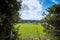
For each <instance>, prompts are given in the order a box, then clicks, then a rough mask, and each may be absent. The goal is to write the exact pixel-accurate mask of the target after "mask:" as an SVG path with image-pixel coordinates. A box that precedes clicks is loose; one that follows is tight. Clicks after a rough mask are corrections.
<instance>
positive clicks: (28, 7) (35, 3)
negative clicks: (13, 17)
mask: <svg viewBox="0 0 60 40" xmlns="http://www.w3.org/2000/svg"><path fill="white" fill-rule="evenodd" d="M21 8H22V9H21V11H20V13H21V14H22V15H21V18H22V19H27V20H40V19H42V17H43V16H42V15H41V13H42V12H41V11H42V4H40V3H39V0H23V2H22V7H21Z"/></svg>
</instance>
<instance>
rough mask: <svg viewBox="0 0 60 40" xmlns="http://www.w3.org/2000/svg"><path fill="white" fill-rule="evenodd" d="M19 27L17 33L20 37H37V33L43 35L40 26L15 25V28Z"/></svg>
mask: <svg viewBox="0 0 60 40" xmlns="http://www.w3.org/2000/svg"><path fill="white" fill-rule="evenodd" d="M18 25H20V28H19V33H21V34H22V35H37V34H38V33H37V31H38V32H39V34H41V35H44V34H45V33H44V32H43V30H44V27H43V26H42V25H41V24H33V23H24V24H23V23H21V24H17V25H15V26H18Z"/></svg>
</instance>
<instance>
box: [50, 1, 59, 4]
mask: <svg viewBox="0 0 60 40" xmlns="http://www.w3.org/2000/svg"><path fill="white" fill-rule="evenodd" d="M51 1H52V2H54V3H56V4H58V3H59V2H58V1H56V0H51Z"/></svg>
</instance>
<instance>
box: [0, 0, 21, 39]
mask: <svg viewBox="0 0 60 40" xmlns="http://www.w3.org/2000/svg"><path fill="white" fill-rule="evenodd" d="M20 6H21V5H20V2H17V0H0V40H11V31H12V27H13V24H14V23H17V22H18V20H19V16H18V15H19V14H18V10H19V8H21V7H20Z"/></svg>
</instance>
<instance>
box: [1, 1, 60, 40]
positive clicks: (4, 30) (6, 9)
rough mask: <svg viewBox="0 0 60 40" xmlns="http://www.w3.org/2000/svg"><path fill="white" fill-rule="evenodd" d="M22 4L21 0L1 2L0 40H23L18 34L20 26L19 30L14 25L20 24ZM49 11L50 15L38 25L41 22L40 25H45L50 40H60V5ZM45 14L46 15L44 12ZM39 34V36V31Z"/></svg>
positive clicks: (52, 7)
mask: <svg viewBox="0 0 60 40" xmlns="http://www.w3.org/2000/svg"><path fill="white" fill-rule="evenodd" d="M21 2H22V1H21V0H20V1H17V0H0V40H22V39H20V38H19V37H18V36H19V35H21V34H18V28H19V27H20V25H19V26H18V27H17V28H15V27H14V25H16V24H18V23H19V24H20V17H19V13H18V11H19V10H20V9H21V6H22V5H21ZM47 11H48V12H49V14H48V15H46V17H45V18H44V19H42V20H39V21H36V23H37V22H40V23H39V24H41V25H43V27H44V28H45V29H44V32H45V33H46V36H47V37H49V38H50V39H49V40H60V4H55V5H53V6H51V7H50V8H48V9H47ZM43 14H45V13H44V12H43ZM43 16H44V15H43ZM28 22H29V21H28ZM31 22H32V21H31ZM34 22H35V21H34ZM37 33H38V35H39V32H38V31H37ZM38 38H39V40H48V39H40V36H38ZM31 40H34V39H31Z"/></svg>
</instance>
